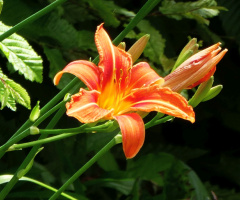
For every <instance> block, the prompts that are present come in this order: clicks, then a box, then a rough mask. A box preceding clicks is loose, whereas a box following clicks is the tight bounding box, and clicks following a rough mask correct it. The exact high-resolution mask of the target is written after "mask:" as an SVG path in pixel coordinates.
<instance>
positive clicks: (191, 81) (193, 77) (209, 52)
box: [161, 42, 228, 92]
mask: <svg viewBox="0 0 240 200" xmlns="http://www.w3.org/2000/svg"><path fill="white" fill-rule="evenodd" d="M220 44H221V43H220V42H219V43H216V44H214V45H212V46H210V47H208V48H206V49H204V50H202V51H199V52H198V53H196V54H194V55H193V56H191V57H190V58H188V59H187V60H186V61H184V62H183V63H182V64H181V65H180V66H179V67H178V68H177V69H175V70H174V71H173V72H172V73H171V74H169V75H167V76H166V77H165V78H164V80H165V82H164V83H163V84H162V85H161V86H162V87H169V88H171V89H172V90H173V91H176V92H180V91H181V90H182V89H191V88H194V87H196V86H197V85H199V84H200V83H202V82H205V81H207V80H209V79H210V77H211V76H212V75H213V74H214V72H215V71H216V65H217V64H218V62H219V61H220V60H221V59H222V58H223V56H224V55H225V54H226V52H227V51H228V50H227V49H224V50H223V51H221V47H220Z"/></svg>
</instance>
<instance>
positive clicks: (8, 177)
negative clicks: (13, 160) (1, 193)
mask: <svg viewBox="0 0 240 200" xmlns="http://www.w3.org/2000/svg"><path fill="white" fill-rule="evenodd" d="M12 177H13V175H12V174H5V175H0V184H4V183H7V182H9V181H10V180H11V179H12ZM19 180H20V181H27V182H31V183H34V184H37V185H40V186H41V187H44V188H46V189H48V190H51V191H53V192H56V191H57V189H56V188H54V187H51V186H49V185H47V184H45V183H43V182H40V181H37V180H35V179H32V178H29V177H25V176H23V177H22V178H20V179H19ZM61 195H62V196H64V197H66V198H67V199H71V200H77V199H76V198H74V197H72V196H70V195H68V194H66V193H64V192H62V193H61ZM81 199H83V200H87V198H85V197H83V196H81Z"/></svg>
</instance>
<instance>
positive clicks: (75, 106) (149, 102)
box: [54, 24, 195, 158]
mask: <svg viewBox="0 0 240 200" xmlns="http://www.w3.org/2000/svg"><path fill="white" fill-rule="evenodd" d="M95 43H96V46H97V49H98V52H99V55H100V61H99V63H98V66H96V65H95V64H94V63H92V62H89V61H84V60H78V61H74V62H71V63H70V64H68V65H67V66H66V67H65V68H64V69H63V70H62V71H60V72H58V73H57V74H56V76H55V78H54V84H55V85H57V84H58V82H59V80H60V78H61V77H62V74H63V73H65V72H67V73H71V74H74V75H75V76H77V77H78V78H79V79H81V80H82V82H83V83H84V84H85V85H86V86H87V87H88V89H89V90H85V89H83V88H81V89H80V91H79V93H77V94H75V95H73V96H72V97H71V101H70V102H69V103H67V104H66V108H67V115H68V116H72V117H75V118H77V119H78V120H79V121H80V122H82V123H91V122H96V121H98V120H100V119H105V120H109V119H115V120H117V122H118V124H119V127H120V130H121V133H122V143H123V151H124V153H125V156H126V158H133V157H134V156H135V155H136V154H137V153H138V151H139V150H140V148H141V147H142V145H143V143H144V140H145V127H144V122H143V119H142V117H141V116H140V115H139V114H138V113H137V111H144V112H151V111H158V112H162V113H165V114H168V115H172V116H175V117H180V118H183V119H186V120H189V121H191V122H194V121H195V114H194V112H193V109H192V107H191V106H189V105H188V102H187V101H186V99H185V98H184V97H182V96H181V95H180V94H178V93H176V92H173V91H172V90H171V89H170V88H167V87H160V84H161V83H163V82H164V79H163V78H161V77H160V76H159V75H158V74H157V73H156V72H155V71H154V70H153V69H151V68H150V66H149V65H148V63H146V62H140V63H138V64H136V65H134V66H132V57H131V55H130V54H129V53H127V52H126V51H124V50H122V49H120V48H118V47H116V46H114V45H113V44H112V42H111V39H110V38H109V36H108V34H107V32H106V31H105V30H104V28H103V24H101V25H100V26H98V27H97V31H96V34H95Z"/></svg>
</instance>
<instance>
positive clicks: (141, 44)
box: [128, 34, 150, 63]
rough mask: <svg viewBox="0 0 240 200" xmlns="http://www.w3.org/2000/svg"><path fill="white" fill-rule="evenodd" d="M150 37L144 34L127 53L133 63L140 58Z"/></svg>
mask: <svg viewBox="0 0 240 200" xmlns="http://www.w3.org/2000/svg"><path fill="white" fill-rule="evenodd" d="M149 38H150V35H148V34H146V35H144V36H142V37H141V38H140V39H139V40H138V41H137V42H135V43H134V44H133V45H132V47H131V48H130V49H129V50H128V53H129V54H131V56H132V61H133V63H134V62H135V61H136V60H137V59H138V58H139V57H140V55H141V54H142V52H143V50H144V49H145V47H146V45H147V43H148V40H149Z"/></svg>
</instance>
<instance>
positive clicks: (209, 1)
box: [159, 0, 226, 25]
mask: <svg viewBox="0 0 240 200" xmlns="http://www.w3.org/2000/svg"><path fill="white" fill-rule="evenodd" d="M159 10H160V11H161V12H162V13H163V14H164V15H167V16H170V17H172V18H174V19H177V20H181V19H182V18H189V19H195V20H197V21H198V22H200V23H205V24H207V25H208V24H209V21H208V20H207V19H206V18H211V17H214V16H217V15H218V14H219V10H226V9H225V8H224V7H220V6H217V2H216V1H215V0H198V1H194V2H192V1H190V2H175V1H174V0H165V1H163V3H162V6H161V7H160V8H159Z"/></svg>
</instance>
